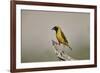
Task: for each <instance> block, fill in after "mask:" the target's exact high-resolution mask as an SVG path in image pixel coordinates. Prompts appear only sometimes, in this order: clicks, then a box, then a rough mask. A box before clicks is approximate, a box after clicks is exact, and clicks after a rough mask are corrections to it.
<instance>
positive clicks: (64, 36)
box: [61, 31, 68, 43]
mask: <svg viewBox="0 0 100 73" xmlns="http://www.w3.org/2000/svg"><path fill="white" fill-rule="evenodd" d="M61 35H62V37H63V38H64V41H65V42H66V43H68V40H67V39H66V37H65V35H64V33H63V32H62V31H61Z"/></svg>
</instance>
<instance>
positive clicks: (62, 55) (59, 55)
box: [52, 40, 74, 61]
mask: <svg viewBox="0 0 100 73" xmlns="http://www.w3.org/2000/svg"><path fill="white" fill-rule="evenodd" d="M52 45H53V47H54V51H55V54H56V55H57V58H58V59H59V60H62V61H70V60H74V59H73V58H72V57H71V56H69V55H68V54H65V52H64V50H63V46H60V45H59V44H58V43H57V42H55V41H54V40H52Z"/></svg>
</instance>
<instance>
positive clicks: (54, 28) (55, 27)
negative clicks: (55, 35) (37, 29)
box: [52, 26, 60, 31]
mask: <svg viewBox="0 0 100 73" xmlns="http://www.w3.org/2000/svg"><path fill="white" fill-rule="evenodd" d="M59 28H60V27H59V26H54V27H53V28H52V30H55V31H57V30H58V29H59Z"/></svg>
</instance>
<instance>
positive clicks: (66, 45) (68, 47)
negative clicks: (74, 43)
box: [64, 43, 72, 50]
mask: <svg viewBox="0 0 100 73" xmlns="http://www.w3.org/2000/svg"><path fill="white" fill-rule="evenodd" d="M64 45H66V46H67V47H68V48H70V49H71V50H72V48H71V47H70V46H69V44H67V43H66V44H64Z"/></svg>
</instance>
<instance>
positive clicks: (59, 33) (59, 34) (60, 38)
mask: <svg viewBox="0 0 100 73" xmlns="http://www.w3.org/2000/svg"><path fill="white" fill-rule="evenodd" d="M52 29H53V30H55V31H56V38H57V40H58V42H59V45H60V44H63V45H66V46H68V47H69V48H70V49H71V50H72V48H71V47H70V46H69V44H68V40H67V39H66V37H65V35H64V33H63V32H62V30H61V28H60V27H59V26H55V27H53V28H52Z"/></svg>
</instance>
